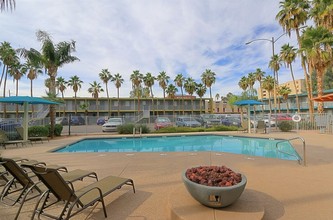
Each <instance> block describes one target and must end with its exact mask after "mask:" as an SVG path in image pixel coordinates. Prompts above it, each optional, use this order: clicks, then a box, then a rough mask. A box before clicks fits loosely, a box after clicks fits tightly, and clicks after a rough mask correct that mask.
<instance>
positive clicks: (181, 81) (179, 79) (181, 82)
mask: <svg viewBox="0 0 333 220" xmlns="http://www.w3.org/2000/svg"><path fill="white" fill-rule="evenodd" d="M184 81H185V77H184V76H183V74H181V73H179V74H177V76H176V78H175V79H174V82H175V83H176V85H177V86H178V87H179V88H180V91H181V93H182V103H183V105H182V109H183V115H184V113H185V112H184V107H185V106H184V92H183V85H184ZM179 102H180V100H179ZM179 106H180V105H179ZM179 113H180V112H179Z"/></svg>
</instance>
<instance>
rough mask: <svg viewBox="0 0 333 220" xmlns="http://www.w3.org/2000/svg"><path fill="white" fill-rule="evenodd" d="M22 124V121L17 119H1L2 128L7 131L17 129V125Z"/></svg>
mask: <svg viewBox="0 0 333 220" xmlns="http://www.w3.org/2000/svg"><path fill="white" fill-rule="evenodd" d="M20 126H22V125H21V123H19V122H17V121H16V120H6V119H2V120H1V121H0V129H1V130H3V131H6V132H11V131H16V129H15V128H16V127H20Z"/></svg>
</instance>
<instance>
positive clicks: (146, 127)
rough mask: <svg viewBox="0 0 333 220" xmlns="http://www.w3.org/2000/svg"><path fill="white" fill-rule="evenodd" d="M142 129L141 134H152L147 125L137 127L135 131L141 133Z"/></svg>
mask: <svg viewBox="0 0 333 220" xmlns="http://www.w3.org/2000/svg"><path fill="white" fill-rule="evenodd" d="M140 128H141V133H142V134H147V133H150V129H149V127H148V126H147V125H144V124H143V125H137V126H136V127H135V129H136V131H137V132H138V131H140Z"/></svg>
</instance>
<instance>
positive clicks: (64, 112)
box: [61, 91, 66, 117]
mask: <svg viewBox="0 0 333 220" xmlns="http://www.w3.org/2000/svg"><path fill="white" fill-rule="evenodd" d="M61 97H62V100H64V101H65V97H64V91H62V92H61ZM65 108H66V103H64V105H63V112H62V116H63V117H65V116H66V110H65Z"/></svg>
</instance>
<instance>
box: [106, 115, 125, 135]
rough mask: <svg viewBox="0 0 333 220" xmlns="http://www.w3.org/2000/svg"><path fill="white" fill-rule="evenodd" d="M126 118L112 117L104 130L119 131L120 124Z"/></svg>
mask: <svg viewBox="0 0 333 220" xmlns="http://www.w3.org/2000/svg"><path fill="white" fill-rule="evenodd" d="M123 124H124V120H123V119H122V118H110V119H109V120H108V121H107V122H106V123H105V124H104V125H103V126H102V131H103V132H106V131H117V127H118V126H119V125H123Z"/></svg>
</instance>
